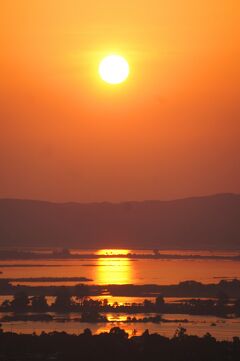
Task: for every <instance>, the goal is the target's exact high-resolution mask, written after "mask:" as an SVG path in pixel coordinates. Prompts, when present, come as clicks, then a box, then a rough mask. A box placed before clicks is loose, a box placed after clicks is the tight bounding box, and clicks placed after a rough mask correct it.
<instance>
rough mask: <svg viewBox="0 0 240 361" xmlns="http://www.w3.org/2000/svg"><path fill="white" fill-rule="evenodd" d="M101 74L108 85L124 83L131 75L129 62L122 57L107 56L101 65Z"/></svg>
mask: <svg viewBox="0 0 240 361" xmlns="http://www.w3.org/2000/svg"><path fill="white" fill-rule="evenodd" d="M99 74H100V77H101V78H102V80H104V81H105V82H106V83H109V84H119V83H122V82H123V81H124V80H126V79H127V77H128V75H129V65H128V62H127V61H126V60H125V59H124V58H123V57H122V56H120V55H109V56H106V57H105V58H104V59H103V60H102V61H101V63H100V65H99Z"/></svg>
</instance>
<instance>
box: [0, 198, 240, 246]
mask: <svg viewBox="0 0 240 361" xmlns="http://www.w3.org/2000/svg"><path fill="white" fill-rule="evenodd" d="M0 245H8V246H11V245H14V246H21V245H25V246H61V247H83V248H103V247H112V248H113V247H127V248H239V247H240V195H234V194H219V195H213V196H206V197H196V198H186V199H179V200H174V201H143V202H124V203H116V204H114V203H107V202H106V203H89V204H83V203H50V202H43V201H31V200H15V199H2V200H0Z"/></svg>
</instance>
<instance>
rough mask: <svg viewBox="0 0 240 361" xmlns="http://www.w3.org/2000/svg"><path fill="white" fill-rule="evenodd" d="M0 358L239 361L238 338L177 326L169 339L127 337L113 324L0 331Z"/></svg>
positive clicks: (153, 335)
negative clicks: (100, 329) (73, 330)
mask: <svg viewBox="0 0 240 361" xmlns="http://www.w3.org/2000/svg"><path fill="white" fill-rule="evenodd" d="M0 344H1V348H0V359H1V360H5V361H10V360H11V361H12V360H19V361H25V360H30V361H35V360H36V361H37V360H41V361H49V360H55V361H77V360H87V361H96V360H104V361H112V360H114V361H123V360H124V361H146V360H147V361H155V360H161V361H239V355H240V339H239V337H234V339H233V341H217V340H216V339H215V338H214V337H212V336H211V335H210V334H209V333H207V334H205V336H204V337H197V336H188V335H187V333H186V330H185V328H182V327H181V326H180V327H179V328H178V330H177V331H176V332H175V335H174V337H173V338H167V337H164V336H162V335H159V334H149V332H148V330H146V331H145V332H144V333H143V334H142V335H140V336H136V335H134V336H133V337H128V334H127V333H126V332H125V331H124V330H122V329H120V328H118V327H114V328H112V329H111V330H110V332H104V333H101V334H99V335H92V332H91V330H90V329H85V330H84V332H83V333H82V334H80V335H68V334H67V333H65V332H50V333H48V334H47V333H46V332H42V334H41V335H40V336H36V335H35V334H32V335H24V334H20V335H18V334H14V333H10V332H0Z"/></svg>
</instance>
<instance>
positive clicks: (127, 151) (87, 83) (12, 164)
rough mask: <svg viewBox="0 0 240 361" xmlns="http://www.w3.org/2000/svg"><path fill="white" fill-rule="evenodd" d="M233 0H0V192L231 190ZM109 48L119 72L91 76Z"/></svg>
mask: <svg viewBox="0 0 240 361" xmlns="http://www.w3.org/2000/svg"><path fill="white" fill-rule="evenodd" d="M239 16H240V2H239V0H224V1H223V0H194V1H192V0H169V1H166V0H164V1H163V0H156V1H153V0H148V1H141V0H137V1H135V0H134V1H130V0H121V1H119V2H118V1H110V0H102V1H98V0H95V1H94V0H88V1H82V0H28V1H27V0H11V1H9V0H1V2H0V46H1V56H0V197H17V198H34V199H45V200H54V201H102V200H108V201H121V200H142V199H172V198H176V197H185V196H191V195H202V194H209V193H218V192H238V193H239V192H240V145H239V144H240V123H239V122H240V99H239V98H240V96H239V94H240V89H239V88H240V74H239V63H240V45H239V35H240V31H239V25H238V23H239ZM112 52H117V53H119V54H121V55H123V56H125V57H126V59H127V60H128V61H129V64H130V68H131V74H130V77H129V79H128V80H127V82H125V83H124V84H121V85H118V86H109V85H106V84H105V83H103V81H102V80H101V79H100V78H99V76H98V64H99V61H100V60H101V59H102V57H103V56H105V55H107V54H108V53H112Z"/></svg>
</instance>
